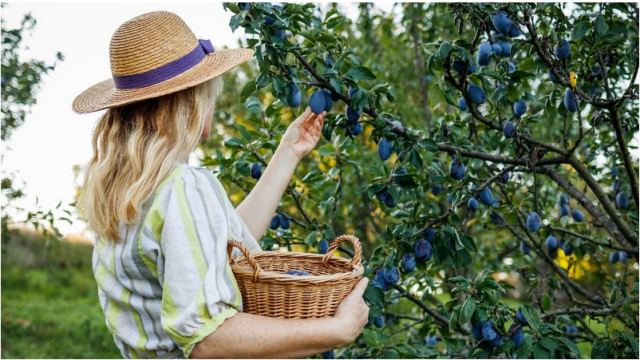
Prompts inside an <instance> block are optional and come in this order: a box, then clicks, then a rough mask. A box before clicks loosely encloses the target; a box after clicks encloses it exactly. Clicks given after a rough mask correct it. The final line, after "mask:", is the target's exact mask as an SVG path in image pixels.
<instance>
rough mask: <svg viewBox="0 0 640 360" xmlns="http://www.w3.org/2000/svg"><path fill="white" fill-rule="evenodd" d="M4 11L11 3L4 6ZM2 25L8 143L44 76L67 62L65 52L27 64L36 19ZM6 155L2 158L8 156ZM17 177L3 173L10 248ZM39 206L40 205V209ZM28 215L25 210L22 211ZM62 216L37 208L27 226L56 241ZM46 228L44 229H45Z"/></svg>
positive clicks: (4, 131) (4, 118)
mask: <svg viewBox="0 0 640 360" xmlns="http://www.w3.org/2000/svg"><path fill="white" fill-rule="evenodd" d="M1 6H2V8H3V9H4V8H5V7H6V6H7V3H2V4H1ZM1 22H2V71H1V75H0V77H1V81H2V136H1V137H2V140H3V141H7V140H9V139H10V138H11V135H12V134H13V131H14V130H15V129H17V128H18V127H20V126H21V125H22V124H23V123H24V121H25V118H26V115H27V114H28V112H29V111H30V109H31V106H33V105H34V104H35V103H36V101H37V98H36V97H37V93H38V90H39V87H40V85H41V83H42V80H43V77H44V75H46V74H47V73H49V72H50V71H53V70H54V69H55V67H56V65H57V64H58V61H62V60H64V56H63V55H62V53H61V52H57V53H56V55H55V57H56V59H55V60H54V61H53V63H47V62H45V61H43V60H38V59H29V60H23V59H22V58H21V57H20V54H21V52H22V51H23V50H24V49H26V48H27V47H25V45H24V43H23V40H24V38H25V37H26V35H27V34H30V33H31V32H32V31H33V29H34V27H35V26H36V19H35V18H34V17H33V16H31V13H28V14H26V15H24V16H23V18H22V21H21V22H20V26H19V27H17V28H7V25H6V22H5V19H4V18H2V19H1ZM5 155H6V153H4V154H3V155H2V156H3V158H4V156H5ZM14 181H15V174H14V173H8V172H6V171H5V170H4V169H3V170H2V181H1V185H2V244H3V245H6V242H7V240H8V236H9V234H10V228H9V223H11V222H12V219H11V218H10V215H9V214H8V213H7V210H8V209H9V208H12V207H13V204H12V202H13V200H15V199H18V198H21V197H23V196H24V191H23V186H21V185H16V184H15V183H14ZM61 205H62V204H58V206H57V207H56V209H60V206H61ZM37 206H38V204H37V203H36V207H37ZM19 210H22V211H25V209H19ZM61 211H63V214H62V215H55V214H54V212H53V211H51V210H45V209H42V208H39V207H38V208H37V209H35V210H32V211H26V218H25V221H24V222H28V223H31V224H32V225H34V226H35V228H36V230H38V229H39V228H45V231H46V230H52V234H53V235H55V236H56V237H59V236H60V233H59V231H58V230H57V228H56V227H55V225H54V222H55V220H56V218H62V219H64V220H66V221H70V220H69V219H68V218H66V215H69V214H70V212H69V210H67V209H64V210H62V209H61ZM43 225H44V226H43Z"/></svg>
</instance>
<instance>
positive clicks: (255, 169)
mask: <svg viewBox="0 0 640 360" xmlns="http://www.w3.org/2000/svg"><path fill="white" fill-rule="evenodd" d="M260 176H262V166H261V165H260V164H259V163H253V164H251V177H252V178H254V179H256V180H257V179H260Z"/></svg>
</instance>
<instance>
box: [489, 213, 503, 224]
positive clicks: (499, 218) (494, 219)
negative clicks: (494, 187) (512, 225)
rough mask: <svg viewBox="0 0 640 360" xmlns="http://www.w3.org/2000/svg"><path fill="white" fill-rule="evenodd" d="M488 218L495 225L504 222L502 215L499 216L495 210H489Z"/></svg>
mask: <svg viewBox="0 0 640 360" xmlns="http://www.w3.org/2000/svg"><path fill="white" fill-rule="evenodd" d="M489 219H490V220H491V222H492V223H494V224H495V225H502V224H504V219H503V218H502V216H500V214H498V213H497V212H495V211H493V210H492V211H491V213H490V214H489Z"/></svg>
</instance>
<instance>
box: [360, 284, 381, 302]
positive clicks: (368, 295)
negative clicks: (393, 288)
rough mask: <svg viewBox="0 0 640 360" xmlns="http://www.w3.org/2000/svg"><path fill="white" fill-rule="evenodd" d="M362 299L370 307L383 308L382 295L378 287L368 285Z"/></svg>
mask: <svg viewBox="0 0 640 360" xmlns="http://www.w3.org/2000/svg"><path fill="white" fill-rule="evenodd" d="M364 299H365V300H367V302H368V303H369V304H370V305H373V306H379V307H384V293H383V292H382V289H380V288H379V287H375V286H372V285H369V286H368V287H367V289H366V290H365V291H364Z"/></svg>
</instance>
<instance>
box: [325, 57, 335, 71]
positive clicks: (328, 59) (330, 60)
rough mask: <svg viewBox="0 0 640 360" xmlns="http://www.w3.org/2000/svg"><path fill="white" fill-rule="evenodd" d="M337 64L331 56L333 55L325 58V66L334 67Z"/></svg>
mask: <svg viewBox="0 0 640 360" xmlns="http://www.w3.org/2000/svg"><path fill="white" fill-rule="evenodd" d="M334 63H335V62H334V61H333V57H332V56H331V54H327V56H325V57H324V66H326V67H329V68H330V67H333V64H334Z"/></svg>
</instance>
